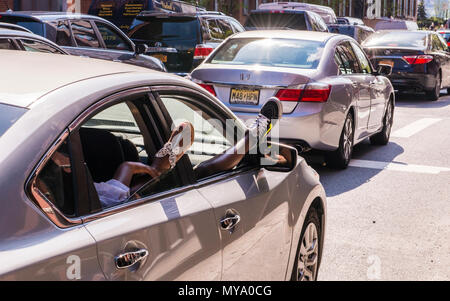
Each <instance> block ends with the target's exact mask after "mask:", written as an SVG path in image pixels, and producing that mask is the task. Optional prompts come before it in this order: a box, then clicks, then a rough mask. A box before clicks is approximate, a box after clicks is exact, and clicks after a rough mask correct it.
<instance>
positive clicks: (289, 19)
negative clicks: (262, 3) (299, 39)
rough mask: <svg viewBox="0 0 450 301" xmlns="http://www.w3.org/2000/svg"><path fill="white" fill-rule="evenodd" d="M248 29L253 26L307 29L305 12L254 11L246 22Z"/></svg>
mask: <svg viewBox="0 0 450 301" xmlns="http://www.w3.org/2000/svg"><path fill="white" fill-rule="evenodd" d="M245 27H246V28H248V29H253V28H255V29H256V28H272V29H281V28H290V29H297V30H307V27H306V21H305V14H304V13H295V14H292V13H254V14H251V15H250V17H249V18H248V19H247V22H246V23H245Z"/></svg>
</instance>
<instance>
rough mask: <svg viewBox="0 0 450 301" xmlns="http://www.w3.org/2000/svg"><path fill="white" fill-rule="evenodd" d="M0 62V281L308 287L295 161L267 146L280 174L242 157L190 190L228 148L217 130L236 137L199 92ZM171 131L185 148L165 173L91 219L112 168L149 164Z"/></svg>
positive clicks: (135, 76) (140, 72)
mask: <svg viewBox="0 0 450 301" xmlns="http://www.w3.org/2000/svg"><path fill="white" fill-rule="evenodd" d="M0 52H1V53H0V64H1V66H2V71H3V72H1V73H0V82H1V83H2V85H1V87H0V194H1V197H0V200H1V205H2V206H1V207H2V210H1V211H0V223H1V227H0V228H1V231H0V279H3V280H15V279H20V280H25V279H28V280H50V279H55V280H77V279H81V280H102V279H108V280H171V279H175V280H290V279H293V280H314V279H316V278H317V273H318V269H319V265H320V259H321V254H322V250H323V240H324V234H325V217H326V197H325V192H324V189H323V187H322V185H321V184H320V182H319V177H318V175H317V174H316V173H315V172H314V170H313V169H311V168H310V167H309V166H308V165H307V164H306V163H305V161H304V160H303V159H302V158H300V157H297V151H296V150H295V149H294V148H292V147H289V146H284V145H279V149H280V153H281V152H282V151H287V152H284V153H283V154H291V155H290V156H288V155H286V156H285V158H286V162H283V164H278V163H277V164H275V165H262V164H261V163H260V160H258V155H256V154H254V155H248V156H246V157H244V159H243V160H242V162H241V163H240V164H239V165H238V166H236V167H235V168H233V169H232V170H227V171H222V172H218V173H215V174H212V175H209V176H208V177H206V178H202V177H200V176H199V175H197V174H196V172H195V169H194V168H193V166H195V165H197V164H199V163H201V162H203V161H205V160H208V159H210V158H212V157H214V156H215V155H217V154H221V153H222V152H223V151H224V149H226V148H228V147H230V146H232V145H233V144H235V139H234V136H233V135H228V134H229V132H228V128H227V123H229V121H234V125H235V127H237V128H235V127H233V133H235V132H236V133H237V132H242V131H246V127H245V125H244V124H243V123H242V122H241V121H239V120H238V119H237V118H236V117H235V115H234V114H233V113H232V112H231V111H230V110H229V109H228V108H226V106H224V105H223V104H222V103H221V102H220V101H219V100H217V99H216V98H214V97H212V96H211V95H210V94H209V93H206V92H205V91H204V90H203V89H202V88H200V87H199V86H198V85H196V84H194V83H192V82H191V81H189V80H186V79H183V78H180V77H177V76H174V75H169V74H166V73H161V72H157V71H151V70H150V71H149V70H148V69H144V68H140V67H136V66H132V65H126V64H119V63H114V62H107V61H103V60H94V59H89V58H81V57H74V56H55V55H50V54H44V53H29V52H20V51H8V50H0ZM183 120H187V121H190V122H191V123H192V124H193V125H194V128H195V137H196V139H195V141H194V144H193V146H192V149H191V150H190V151H188V153H186V155H184V156H183V157H182V158H181V159H180V161H178V163H177V164H176V165H175V168H174V169H172V170H171V171H170V172H169V173H167V174H165V175H164V176H163V177H161V178H159V181H149V182H146V183H147V184H145V185H144V186H141V189H139V193H133V194H132V195H131V196H130V197H129V198H128V199H127V200H126V201H124V202H122V203H120V204H117V205H116V206H113V207H108V208H103V207H102V205H101V203H100V202H99V196H98V194H97V191H96V186H95V185H94V183H101V182H105V181H106V180H108V179H112V177H113V173H114V171H115V170H116V168H117V166H119V165H120V164H121V163H123V162H124V161H135V162H141V163H143V164H150V163H151V161H152V158H154V156H155V154H156V152H157V150H158V149H160V148H161V147H162V146H163V145H164V143H165V141H167V139H168V137H169V134H170V130H171V124H172V123H176V122H177V121H183ZM224 129H225V130H224ZM135 180H136V181H139V180H140V179H139V178H136V179H135V178H133V180H132V181H135Z"/></svg>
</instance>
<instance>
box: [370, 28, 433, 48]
mask: <svg viewBox="0 0 450 301" xmlns="http://www.w3.org/2000/svg"><path fill="white" fill-rule="evenodd" d="M426 43H427V33H421V32H404V31H393V32H388V33H381V34H379V33H375V34H373V35H371V36H370V37H369V38H368V39H367V40H365V41H364V43H363V46H364V47H372V46H386V47H414V48H424V47H425V45H426Z"/></svg>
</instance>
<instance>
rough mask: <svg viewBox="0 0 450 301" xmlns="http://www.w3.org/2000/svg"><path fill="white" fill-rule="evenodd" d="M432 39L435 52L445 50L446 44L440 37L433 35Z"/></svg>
mask: <svg viewBox="0 0 450 301" xmlns="http://www.w3.org/2000/svg"><path fill="white" fill-rule="evenodd" d="M431 38H432V42H431V43H432V47H433V50H440V51H443V50H445V47H444V44H443V43H442V42H441V40H440V39H439V37H438V35H436V34H432V35H431Z"/></svg>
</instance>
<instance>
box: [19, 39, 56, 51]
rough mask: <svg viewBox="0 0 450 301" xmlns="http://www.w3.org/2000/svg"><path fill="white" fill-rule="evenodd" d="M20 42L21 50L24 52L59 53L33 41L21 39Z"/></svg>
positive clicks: (52, 48) (53, 48)
mask: <svg viewBox="0 0 450 301" xmlns="http://www.w3.org/2000/svg"><path fill="white" fill-rule="evenodd" d="M20 42H21V43H22V45H23V48H24V49H25V50H26V51H33V52H47V53H61V51H60V50H59V49H56V48H55V47H53V46H51V45H49V44H45V43H42V42H39V41H35V40H29V39H21V40H20Z"/></svg>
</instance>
